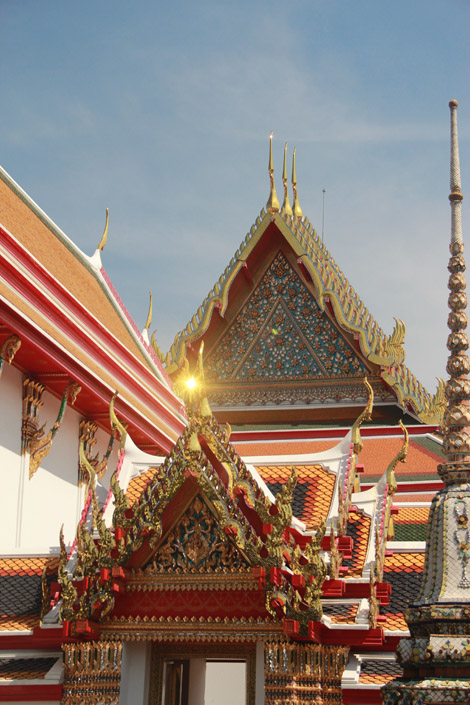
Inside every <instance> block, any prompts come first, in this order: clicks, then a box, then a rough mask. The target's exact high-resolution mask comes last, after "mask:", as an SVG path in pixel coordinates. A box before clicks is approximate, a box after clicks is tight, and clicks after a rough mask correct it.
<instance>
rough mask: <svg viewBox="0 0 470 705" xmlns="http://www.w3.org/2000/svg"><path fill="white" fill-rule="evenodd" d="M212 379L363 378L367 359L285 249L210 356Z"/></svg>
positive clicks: (208, 375)
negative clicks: (321, 303) (320, 302)
mask: <svg viewBox="0 0 470 705" xmlns="http://www.w3.org/2000/svg"><path fill="white" fill-rule="evenodd" d="M205 369H206V379H207V381H208V383H209V384H210V382H212V381H214V382H217V383H219V384H220V383H223V382H231V381H233V382H241V383H244V382H263V383H265V382H289V381H297V382H298V381H301V382H303V383H305V382H307V381H313V380H318V379H321V380H327V379H332V378H344V377H347V378H357V379H361V387H362V378H363V377H364V376H365V375H366V374H368V372H369V370H368V368H367V367H366V365H365V363H364V361H363V359H361V357H360V356H359V354H357V352H356V351H355V350H354V349H353V348H352V346H351V344H350V343H349V342H348V341H347V340H346V339H345V337H344V336H342V335H340V333H339V331H338V329H337V328H336V326H335V325H334V324H333V323H332V321H331V320H330V318H329V317H328V316H327V315H326V314H325V313H324V312H323V311H322V310H321V308H320V306H319V305H318V303H317V302H316V300H315V298H314V296H313V294H312V292H311V291H309V289H308V288H307V286H306V285H305V283H304V282H303V281H302V280H301V278H300V276H299V275H298V273H297V272H296V271H295V270H294V268H293V267H292V266H291V265H290V263H289V262H288V260H287V258H286V257H285V255H284V254H283V253H282V252H278V253H277V254H276V256H275V257H274V258H273V260H272V262H271V263H270V265H269V266H268V267H267V269H266V272H265V274H264V276H263V277H262V278H261V280H260V282H259V283H258V285H257V286H256V289H255V290H254V291H253V293H252V295H251V296H250V297H249V299H248V301H247V302H246V304H245V305H244V306H243V308H242V310H241V311H239V313H238V314H237V316H236V317H235V319H234V321H233V322H232V324H231V325H230V327H229V328H228V330H227V331H226V332H225V334H224V335H223V337H222V339H221V340H220V341H219V343H218V345H217V346H216V347H215V348H214V349H213V350H212V351H211V352H210V353H209V355H208V356H207V358H206V367H205Z"/></svg>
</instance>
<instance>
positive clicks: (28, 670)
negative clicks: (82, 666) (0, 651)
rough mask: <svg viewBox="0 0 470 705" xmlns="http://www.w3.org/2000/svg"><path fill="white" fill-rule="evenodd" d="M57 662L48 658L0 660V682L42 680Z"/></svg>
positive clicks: (53, 658) (55, 659)
mask: <svg viewBox="0 0 470 705" xmlns="http://www.w3.org/2000/svg"><path fill="white" fill-rule="evenodd" d="M56 661H57V657H56V656H53V657H49V658H0V680H26V679H27V680H32V679H33V678H44V676H45V675H46V673H47V672H48V671H50V670H51V668H52V666H53V665H54V664H55V662H56Z"/></svg>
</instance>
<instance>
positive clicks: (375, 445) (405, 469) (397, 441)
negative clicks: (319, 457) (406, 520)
mask: <svg viewBox="0 0 470 705" xmlns="http://www.w3.org/2000/svg"><path fill="white" fill-rule="evenodd" d="M345 435H346V431H345ZM363 442H364V447H363V449H362V451H361V454H360V456H359V462H360V463H362V464H363V465H364V475H362V477H363V478H365V477H367V476H368V475H373V476H379V475H382V474H383V473H384V472H385V470H386V469H387V467H388V466H389V464H390V462H391V461H392V460H393V458H394V457H395V456H396V454H397V453H398V451H399V450H400V448H401V447H402V446H403V439H402V438H400V437H398V438H391V437H385V438H363ZM337 444H338V440H330V441H308V440H307V441H277V442H276V441H274V442H271V441H254V442H252V443H236V442H235V443H234V446H235V448H236V450H237V452H238V453H239V454H240V455H241V456H242V457H243V458H244V457H249V456H256V455H262V456H263V455H265V456H268V457H269V456H271V455H298V454H301V453H321V452H323V451H325V450H328V449H330V448H334V447H335V446H336V445H337ZM440 462H442V458H441V457H440V456H438V455H436V454H435V453H432V452H431V451H430V450H428V449H426V448H423V447H422V446H421V445H419V444H418V443H416V442H415V441H413V440H410V444H409V448H408V456H407V459H406V462H405V463H404V464H403V465H400V468H399V472H398V474H397V479H398V481H400V478H401V477H403V476H406V475H434V474H436V467H437V464H438V463H440ZM436 479H438V478H437V475H436Z"/></svg>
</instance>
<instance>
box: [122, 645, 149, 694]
mask: <svg viewBox="0 0 470 705" xmlns="http://www.w3.org/2000/svg"><path fill="white" fill-rule="evenodd" d="M149 663H150V645H149V644H147V643H145V642H124V644H123V648H122V661H121V688H120V691H119V705H130V703H132V705H147V702H148V681H149Z"/></svg>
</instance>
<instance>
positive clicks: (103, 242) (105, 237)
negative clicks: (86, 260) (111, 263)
mask: <svg viewBox="0 0 470 705" xmlns="http://www.w3.org/2000/svg"><path fill="white" fill-rule="evenodd" d="M108 224H109V209H108V208H106V225H105V226H104V233H103V237H102V238H101V240H100V244H99V245H98V250H101V251H103V250H104V246H105V245H106V242H107V240H108Z"/></svg>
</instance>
